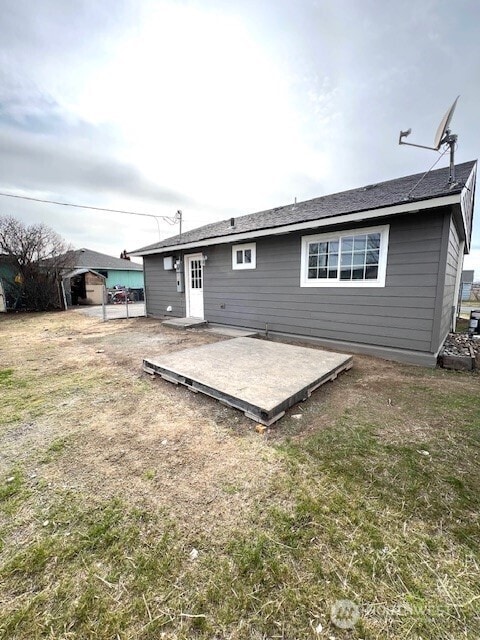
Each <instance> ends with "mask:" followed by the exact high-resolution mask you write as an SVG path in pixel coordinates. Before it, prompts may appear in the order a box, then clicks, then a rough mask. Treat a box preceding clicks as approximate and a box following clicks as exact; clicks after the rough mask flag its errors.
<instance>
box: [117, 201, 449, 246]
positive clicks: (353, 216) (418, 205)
mask: <svg viewBox="0 0 480 640" xmlns="http://www.w3.org/2000/svg"><path fill="white" fill-rule="evenodd" d="M461 195H462V192H461V191H458V192H457V193H451V194H447V195H443V196H437V197H433V198H429V199H425V200H413V201H408V202H404V203H401V204H396V205H389V206H386V207H379V208H376V209H368V210H364V211H356V212H354V213H343V214H339V215H336V216H329V217H328V218H316V219H314V220H306V221H304V222H296V223H291V224H287V225H280V226H278V227H268V228H266V229H254V230H252V231H244V232H242V233H235V234H229V235H224V236H213V237H211V238H204V239H203V240H198V241H194V242H185V243H181V244H172V245H168V246H165V247H158V248H155V249H149V250H142V249H139V250H138V251H131V252H129V255H131V256H138V257H143V256H149V255H156V254H162V253H171V252H172V251H181V250H184V249H194V248H198V247H206V246H212V245H216V244H227V243H229V242H237V241H243V240H253V239H255V238H262V237H266V236H272V235H281V234H284V233H290V232H292V231H301V230H307V229H316V228H319V227H326V226H333V225H339V224H344V223H346V222H361V221H363V220H371V219H373V218H383V217H386V216H393V215H397V214H398V213H408V212H412V211H420V210H422V209H434V208H437V207H444V206H449V205H453V204H459V203H460V201H461Z"/></svg>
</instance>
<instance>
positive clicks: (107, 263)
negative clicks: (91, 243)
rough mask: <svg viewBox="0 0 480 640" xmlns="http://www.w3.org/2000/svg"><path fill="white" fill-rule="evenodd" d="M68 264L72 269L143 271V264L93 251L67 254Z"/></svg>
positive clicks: (77, 250) (87, 250) (85, 250)
mask: <svg viewBox="0 0 480 640" xmlns="http://www.w3.org/2000/svg"><path fill="white" fill-rule="evenodd" d="M67 257H68V262H69V264H70V265H71V266H72V268H79V269H80V268H85V269H94V270H95V269H117V270H122V271H143V267H142V265H141V264H137V263H136V262H131V261H130V260H124V259H123V258H114V257H113V256H107V255H106V254H105V253H99V252H98V251H92V250H91V249H76V250H74V251H68V252H67Z"/></svg>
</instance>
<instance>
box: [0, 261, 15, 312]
mask: <svg viewBox="0 0 480 640" xmlns="http://www.w3.org/2000/svg"><path fill="white" fill-rule="evenodd" d="M16 277H17V269H16V268H15V265H14V264H13V263H12V260H11V259H10V258H9V256H7V255H6V254H3V253H0V284H1V289H2V292H3V294H2V299H3V302H2V306H4V307H5V310H6V309H10V308H15V307H16V305H17V303H18V299H17V288H16V286H15V278H16Z"/></svg>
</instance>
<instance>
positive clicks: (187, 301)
mask: <svg viewBox="0 0 480 640" xmlns="http://www.w3.org/2000/svg"><path fill="white" fill-rule="evenodd" d="M183 258H184V261H185V269H184V273H183V275H184V278H185V315H186V316H187V318H190V317H193V316H191V314H190V292H191V287H190V261H191V260H200V267H201V270H202V271H201V274H202V318H201V319H202V320H204V319H205V306H204V305H205V299H204V295H203V285H204V274H203V269H204V264H203V253H188V254H186V255H184V256H183ZM195 317H196V316H195Z"/></svg>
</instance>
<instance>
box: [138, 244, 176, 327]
mask: <svg viewBox="0 0 480 640" xmlns="http://www.w3.org/2000/svg"><path fill="white" fill-rule="evenodd" d="M143 272H144V277H145V296H146V301H147V303H146V304H147V315H151V316H164V315H171V316H173V317H177V318H182V317H183V316H184V315H185V295H184V294H183V293H177V286H176V274H175V271H165V270H164V268H163V256H158V255H153V256H145V257H144V258H143ZM168 306H172V308H173V311H172V312H171V313H167V307H168Z"/></svg>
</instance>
